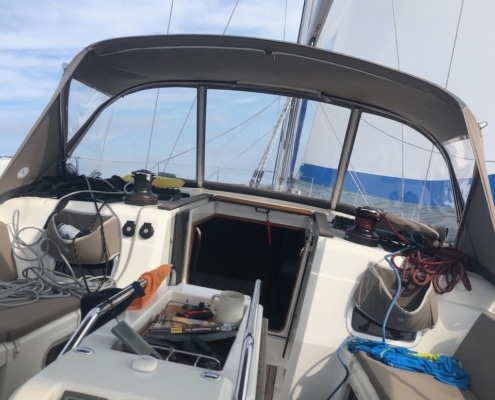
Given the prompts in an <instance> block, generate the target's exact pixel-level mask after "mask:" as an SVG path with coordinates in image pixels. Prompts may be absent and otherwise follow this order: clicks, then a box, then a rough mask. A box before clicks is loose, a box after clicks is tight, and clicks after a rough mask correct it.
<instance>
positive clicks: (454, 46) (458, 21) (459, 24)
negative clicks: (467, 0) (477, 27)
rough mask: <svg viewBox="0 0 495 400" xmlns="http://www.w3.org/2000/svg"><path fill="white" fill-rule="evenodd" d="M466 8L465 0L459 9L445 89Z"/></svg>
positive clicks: (446, 84)
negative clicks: (463, 11)
mask: <svg viewBox="0 0 495 400" xmlns="http://www.w3.org/2000/svg"><path fill="white" fill-rule="evenodd" d="M463 9H464V0H462V2H461V9H460V10H459V18H458V19H457V27H456V30H455V36H454V44H453V46H452V52H451V53H450V62H449V71H448V72H447V79H446V81H445V89H447V86H448V85H449V79H450V72H451V71H452V63H453V61H454V54H455V48H456V45H457V36H458V35H459V27H460V26H461V18H462V10H463Z"/></svg>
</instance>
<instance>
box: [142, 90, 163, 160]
mask: <svg viewBox="0 0 495 400" xmlns="http://www.w3.org/2000/svg"><path fill="white" fill-rule="evenodd" d="M159 96H160V88H158V89H156V98H155V109H154V110H153V119H152V120H151V130H150V140H149V141H148V152H147V154H146V164H145V169H148V161H149V159H150V151H151V141H152V140H153V129H154V128H155V119H156V110H157V108H158V97H159Z"/></svg>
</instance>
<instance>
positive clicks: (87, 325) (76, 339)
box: [57, 279, 147, 358]
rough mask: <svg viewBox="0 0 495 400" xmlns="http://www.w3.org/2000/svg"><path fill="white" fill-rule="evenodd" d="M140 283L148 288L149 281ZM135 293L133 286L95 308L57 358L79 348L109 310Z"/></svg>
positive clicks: (140, 281) (143, 280)
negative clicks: (99, 319)
mask: <svg viewBox="0 0 495 400" xmlns="http://www.w3.org/2000/svg"><path fill="white" fill-rule="evenodd" d="M138 283H139V284H140V285H141V287H142V288H143V289H144V288H145V287H146V284H147V281H146V279H141V280H139V281H138ZM133 293H134V286H133V285H132V284H131V285H128V286H126V287H125V288H124V289H122V290H121V291H120V292H118V293H117V294H114V295H113V296H111V297H109V298H108V299H107V300H105V301H102V302H101V303H100V304H98V305H97V306H96V307H93V308H92V309H91V310H90V311H89V312H88V313H87V314H86V316H85V317H84V319H83V320H82V321H81V323H80V324H79V326H78V327H77V328H76V330H75V331H74V333H73V334H72V336H71V337H70V339H69V340H68V341H67V343H66V344H65V346H64V348H63V349H62V351H61V352H60V354H59V355H58V357H57V358H59V357H61V356H62V355H64V354H65V353H67V352H68V351H69V350H72V349H73V348H74V347H77V346H79V344H80V343H81V342H82V340H83V339H84V338H85V337H86V335H87V334H88V333H89V331H90V330H91V328H92V327H93V325H94V324H95V323H96V321H97V320H98V318H100V316H101V315H102V314H104V313H106V312H107V311H108V310H110V309H112V308H114V307H115V306H117V305H119V304H120V303H122V302H123V301H124V300H126V299H128V298H129V296H131V295H132V294H133Z"/></svg>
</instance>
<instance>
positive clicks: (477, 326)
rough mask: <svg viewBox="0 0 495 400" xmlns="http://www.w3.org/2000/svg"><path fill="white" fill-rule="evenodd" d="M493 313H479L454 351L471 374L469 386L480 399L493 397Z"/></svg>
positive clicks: (494, 317)
mask: <svg viewBox="0 0 495 400" xmlns="http://www.w3.org/2000/svg"><path fill="white" fill-rule="evenodd" d="M494 338H495V315H493V314H490V313H483V314H481V315H480V316H479V317H478V319H477V320H476V322H475V323H474V325H473V327H472V328H471V329H470V330H469V332H468V334H467V335H466V337H465V338H464V340H463V341H462V343H461V344H460V346H459V347H458V349H457V350H456V352H455V353H454V356H455V357H457V358H458V359H460V360H461V361H462V367H463V368H464V369H465V370H466V371H468V372H469V373H470V374H471V384H470V385H469V388H470V389H471V390H472V391H473V393H474V394H476V396H478V398H480V399H483V400H485V399H494V398H495V379H494V376H493V372H494V371H495V347H494V346H493V339H494Z"/></svg>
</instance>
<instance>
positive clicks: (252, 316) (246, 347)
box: [235, 279, 261, 400]
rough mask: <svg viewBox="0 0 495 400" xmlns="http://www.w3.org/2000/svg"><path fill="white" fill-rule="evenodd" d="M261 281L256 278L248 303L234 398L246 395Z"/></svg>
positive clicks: (242, 398) (238, 398)
mask: <svg viewBox="0 0 495 400" xmlns="http://www.w3.org/2000/svg"><path fill="white" fill-rule="evenodd" d="M260 291H261V281H260V280H259V279H257V280H256V282H255V284H254V290H253V296H252V297H251V303H250V304H249V312H248V317H247V323H246V332H245V334H244V339H243V342H242V350H241V360H240V362H239V373H238V374H237V382H236V386H235V399H236V400H244V399H245V398H246V395H247V388H248V381H249V370H250V369H251V361H252V358H253V348H254V324H255V323H256V316H257V313H258V305H259V299H260Z"/></svg>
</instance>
